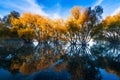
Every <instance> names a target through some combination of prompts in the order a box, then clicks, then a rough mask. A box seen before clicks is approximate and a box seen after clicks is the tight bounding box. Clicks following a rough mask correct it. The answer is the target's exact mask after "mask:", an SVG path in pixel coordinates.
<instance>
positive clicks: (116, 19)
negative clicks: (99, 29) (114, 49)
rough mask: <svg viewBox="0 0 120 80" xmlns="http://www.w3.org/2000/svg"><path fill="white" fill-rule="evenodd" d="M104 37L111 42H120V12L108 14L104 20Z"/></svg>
mask: <svg viewBox="0 0 120 80" xmlns="http://www.w3.org/2000/svg"><path fill="white" fill-rule="evenodd" d="M102 26H103V29H104V30H103V38H104V39H105V40H107V41H109V42H110V43H113V44H119V43H120V13H118V14H116V15H113V16H108V17H106V18H105V19H104V20H103V21H102Z"/></svg>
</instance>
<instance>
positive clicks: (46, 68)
mask: <svg viewBox="0 0 120 80" xmlns="http://www.w3.org/2000/svg"><path fill="white" fill-rule="evenodd" d="M28 45H29V47H28ZM28 45H23V46H22V47H21V48H19V49H17V50H16V51H15V52H16V53H17V54H13V56H12V58H10V59H6V58H0V66H1V68H4V69H6V70H9V71H10V72H11V73H12V74H17V73H19V72H20V73H22V74H23V75H28V76H23V75H22V76H21V77H24V78H26V79H30V78H31V79H33V80H41V79H44V80H48V79H52V80H102V75H101V72H100V68H101V69H105V70H106V71H107V72H110V73H114V74H116V75H117V76H119V77H120V68H119V67H120V53H119V52H120V51H119V50H120V49H119V47H116V46H113V45H112V47H111V44H109V43H104V42H103V44H102V43H101V42H100V43H97V44H95V45H93V46H92V47H91V48H88V46H87V45H86V46H83V45H71V46H68V47H67V48H64V47H63V45H61V44H57V45H54V43H50V44H46V46H47V47H46V46H44V44H40V45H38V46H36V47H35V46H33V45H32V44H28ZM30 45H31V46H30ZM112 49H113V50H112ZM114 49H115V50H114ZM113 51H114V52H113ZM112 53H113V54H112ZM8 55H9V54H8ZM5 57H6V55H5ZM14 77H15V75H14V76H13V77H12V78H14Z"/></svg>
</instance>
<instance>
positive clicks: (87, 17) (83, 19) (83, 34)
mask: <svg viewBox="0 0 120 80" xmlns="http://www.w3.org/2000/svg"><path fill="white" fill-rule="evenodd" d="M71 12H72V15H71V17H70V18H69V19H68V21H67V28H68V30H69V35H70V36H72V37H71V38H70V42H71V43H74V44H76V43H77V42H78V44H86V43H88V42H89V41H90V40H91V39H92V37H93V36H94V34H95V33H94V31H95V29H96V27H97V26H98V24H99V23H100V20H101V15H102V13H103V9H102V8H101V7H100V6H96V7H95V8H94V9H91V7H88V8H86V9H82V8H81V7H74V8H73V9H72V10H71ZM93 33H94V34H93Z"/></svg>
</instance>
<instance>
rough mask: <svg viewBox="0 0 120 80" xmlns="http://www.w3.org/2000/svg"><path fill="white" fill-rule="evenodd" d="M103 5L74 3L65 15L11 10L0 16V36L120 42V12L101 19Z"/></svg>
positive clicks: (44, 40) (42, 39)
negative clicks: (52, 17) (58, 17)
mask: <svg viewBox="0 0 120 80" xmlns="http://www.w3.org/2000/svg"><path fill="white" fill-rule="evenodd" d="M102 13H103V8H102V7H101V6H96V7H95V8H94V9H92V8H91V7H88V8H85V9H84V8H82V7H80V6H76V7H73V8H72V10H71V15H70V16H69V17H68V18H67V19H66V20H63V19H55V20H54V19H51V18H49V17H46V16H41V15H38V14H31V13H22V14H19V13H18V12H16V11H12V12H10V14H8V15H7V16H5V17H3V18H1V20H0V39H1V40H2V39H3V40H4V39H10V38H11V39H12V38H20V39H23V40H25V41H26V42H31V41H33V40H37V41H38V42H39V43H41V42H50V41H52V42H57V41H58V40H61V41H67V42H70V43H71V44H86V43H88V42H89V41H90V40H91V39H96V40H107V41H109V42H111V43H116V42H117V43H116V44H118V43H120V13H118V14H116V15H113V16H108V17H106V18H105V19H102Z"/></svg>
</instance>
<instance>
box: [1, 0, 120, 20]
mask: <svg viewBox="0 0 120 80" xmlns="http://www.w3.org/2000/svg"><path fill="white" fill-rule="evenodd" d="M96 5H101V6H102V7H103V9H104V13H103V17H104V18H105V17H106V16H108V15H114V14H116V13H118V12H119V11H120V0H0V17H3V16H5V15H7V14H9V12H10V11H13V10H15V11H18V12H20V13H22V12H30V13H35V14H40V15H44V16H48V17H51V18H54V19H56V18H64V19H65V18H66V17H68V16H69V15H70V10H71V8H72V7H74V6H82V7H83V8H85V7H89V6H91V7H94V6H96Z"/></svg>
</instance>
